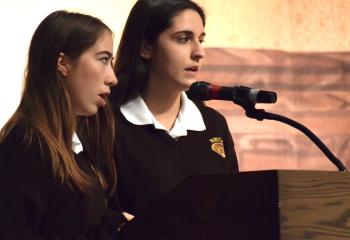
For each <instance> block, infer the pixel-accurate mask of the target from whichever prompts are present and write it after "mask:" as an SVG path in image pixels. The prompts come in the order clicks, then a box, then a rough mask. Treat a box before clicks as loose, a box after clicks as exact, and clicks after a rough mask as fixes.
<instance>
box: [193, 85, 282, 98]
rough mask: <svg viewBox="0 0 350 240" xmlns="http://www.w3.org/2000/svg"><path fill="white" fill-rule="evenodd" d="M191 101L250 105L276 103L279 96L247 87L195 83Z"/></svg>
mask: <svg viewBox="0 0 350 240" xmlns="http://www.w3.org/2000/svg"><path fill="white" fill-rule="evenodd" d="M188 97H189V98H190V99H197V100H204V101H205V100H228V101H237V100H238V101H246V102H250V103H275V102H276V101H277V94H276V93H275V92H271V91H264V90H258V89H254V88H249V87H245V86H235V87H221V86H216V85H212V84H210V83H207V82H195V83H193V84H192V85H191V87H190V90H189V91H188Z"/></svg>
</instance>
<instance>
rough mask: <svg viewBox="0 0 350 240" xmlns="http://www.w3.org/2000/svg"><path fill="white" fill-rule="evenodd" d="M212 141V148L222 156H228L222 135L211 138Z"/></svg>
mask: <svg viewBox="0 0 350 240" xmlns="http://www.w3.org/2000/svg"><path fill="white" fill-rule="evenodd" d="M209 141H210V142H211V150H213V151H214V152H216V153H217V154H219V155H220V156H221V157H223V158H226V154H225V149H224V141H223V140H222V138H221V137H214V138H211V139H209Z"/></svg>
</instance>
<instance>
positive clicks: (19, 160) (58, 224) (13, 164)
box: [0, 126, 125, 240]
mask: <svg viewBox="0 0 350 240" xmlns="http://www.w3.org/2000/svg"><path fill="white" fill-rule="evenodd" d="M23 135H24V127H23V126H18V127H16V128H15V129H14V130H13V131H12V132H11V133H10V135H9V136H8V137H7V138H6V140H5V141H3V142H2V143H1V144H0V239H2V240H8V239H11V240H14V239H22V240H24V239H31V240H32V239H33V240H39V239H40V240H41V239H55V240H61V239H65V240H72V239H79V240H84V239H91V240H92V239H99V240H105V239H116V235H117V229H118V227H119V226H120V225H121V224H122V223H123V222H124V221H125V218H124V217H123V216H122V214H121V212H119V211H113V210H111V209H109V207H108V206H107V196H106V193H105V192H104V190H103V189H102V187H101V186H100V184H99V182H98V179H97V177H96V176H95V175H94V173H93V171H92V170H91V168H90V165H89V164H88V161H87V159H88V156H87V155H86V153H85V152H84V151H82V152H80V153H79V154H74V158H75V160H76V161H77V164H78V165H79V167H80V168H81V169H82V170H83V171H84V172H85V173H87V174H89V175H91V176H93V178H94V187H93V188H92V189H91V192H90V194H89V195H83V194H82V193H79V192H77V191H72V190H71V189H70V188H69V187H68V185H67V184H66V183H61V182H60V181H58V179H57V178H56V177H55V176H53V173H52V167H51V160H50V159H49V155H48V150H47V149H45V146H44V147H43V148H44V149H43V151H41V149H40V146H39V142H38V140H36V139H33V142H32V144H31V145H30V146H28V147H26V146H24V145H23V141H22V138H23ZM43 145H44V144H43Z"/></svg>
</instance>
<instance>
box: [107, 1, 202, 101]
mask: <svg viewBox="0 0 350 240" xmlns="http://www.w3.org/2000/svg"><path fill="white" fill-rule="evenodd" d="M186 9H192V10H194V11H196V12H197V13H198V14H199V15H200V17H201V19H202V21H203V25H205V14H204V11H203V9H202V8H201V7H200V6H198V5H197V4H196V3H194V2H192V1H190V0H138V1H137V2H136V4H135V5H134V7H133V8H132V10H131V12H130V14H129V17H128V19H127V22H126V25H125V28H124V31H123V34H122V37H121V40H120V44H119V47H118V51H117V56H116V62H115V67H114V70H115V73H116V75H117V78H118V85H117V86H115V87H113V88H112V94H111V96H110V99H111V102H112V104H113V107H118V106H120V105H121V104H123V103H125V102H127V101H128V100H130V99H133V98H135V97H136V96H137V95H139V94H141V93H142V91H143V90H144V88H145V87H146V84H147V80H148V76H149V66H148V63H147V60H146V59H144V58H142V57H141V55H140V52H141V47H142V45H143V44H144V43H145V42H146V43H147V44H153V43H155V42H156V40H157V39H158V36H159V35H160V34H161V33H162V32H163V31H164V30H166V29H167V28H169V27H171V25H172V20H173V18H174V17H175V16H176V15H177V14H179V13H180V12H182V11H183V10H186Z"/></svg>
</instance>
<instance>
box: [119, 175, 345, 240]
mask: <svg viewBox="0 0 350 240" xmlns="http://www.w3.org/2000/svg"><path fill="white" fill-rule="evenodd" d="M120 233H121V234H120V235H121V239H122V240H141V239H142V240H146V239H157V240H158V239H186V240H188V239H215V240H216V239H220V240H221V239H244V240H249V239H259V240H261V239H268V240H274V239H283V240H287V239H288V240H295V239H317V240H320V239H327V240H332V239H337V240H339V239H350V175H349V174H348V173H346V172H327V171H294V170H279V171H277V170H269V171H256V172H241V173H237V174H227V175H226V174H225V175H199V176H193V177H190V178H188V179H186V180H185V181H184V182H183V183H181V184H180V185H179V186H177V187H176V188H175V189H174V190H172V191H171V192H170V193H168V194H167V195H165V196H164V197H163V198H162V199H161V200H160V201H159V202H157V203H156V204H155V205H154V206H153V207H151V208H149V209H148V210H147V211H145V212H144V213H143V214H142V215H140V216H136V217H135V219H134V220H132V221H131V222H129V223H127V224H126V225H125V226H124V227H123V228H122V230H121V232H120Z"/></svg>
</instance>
